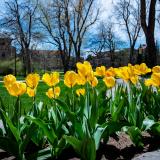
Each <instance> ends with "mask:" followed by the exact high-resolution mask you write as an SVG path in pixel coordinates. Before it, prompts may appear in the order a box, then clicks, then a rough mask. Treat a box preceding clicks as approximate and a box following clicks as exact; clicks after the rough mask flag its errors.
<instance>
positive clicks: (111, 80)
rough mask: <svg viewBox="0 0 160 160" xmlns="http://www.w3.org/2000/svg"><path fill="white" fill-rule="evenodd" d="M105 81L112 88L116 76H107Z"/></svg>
mask: <svg viewBox="0 0 160 160" xmlns="http://www.w3.org/2000/svg"><path fill="white" fill-rule="evenodd" d="M103 81H104V83H105V85H106V86H107V87H108V88H112V87H113V86H115V78H114V77H105V78H103Z"/></svg>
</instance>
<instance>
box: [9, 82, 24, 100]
mask: <svg viewBox="0 0 160 160" xmlns="http://www.w3.org/2000/svg"><path fill="white" fill-rule="evenodd" d="M7 90H8V92H9V94H10V95H12V96H15V97H17V96H21V95H23V94H24V93H25V92H26V84H25V83H22V82H14V83H12V85H9V86H8V87H7Z"/></svg>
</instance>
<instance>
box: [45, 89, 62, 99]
mask: <svg viewBox="0 0 160 160" xmlns="http://www.w3.org/2000/svg"><path fill="white" fill-rule="evenodd" d="M60 92H61V89H60V87H54V89H53V88H50V89H48V91H47V92H46V95H47V96H48V97H49V98H50V99H51V98H57V97H59V95H60Z"/></svg>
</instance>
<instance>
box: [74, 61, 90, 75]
mask: <svg viewBox="0 0 160 160" xmlns="http://www.w3.org/2000/svg"><path fill="white" fill-rule="evenodd" d="M76 65H77V69H78V73H79V75H81V76H83V77H85V78H86V77H87V76H88V75H89V74H90V73H91V72H92V66H91V64H90V63H89V62H87V61H84V63H81V62H78V63H77V64H76Z"/></svg>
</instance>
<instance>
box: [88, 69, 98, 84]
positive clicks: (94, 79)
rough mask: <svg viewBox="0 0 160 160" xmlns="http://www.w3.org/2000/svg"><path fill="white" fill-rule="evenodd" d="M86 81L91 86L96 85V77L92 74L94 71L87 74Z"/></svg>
mask: <svg viewBox="0 0 160 160" xmlns="http://www.w3.org/2000/svg"><path fill="white" fill-rule="evenodd" d="M87 81H88V82H89V84H90V85H91V86H92V87H96V86H97V84H98V79H97V77H95V76H94V72H93V71H92V72H91V73H90V74H89V75H88V77H87Z"/></svg>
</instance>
